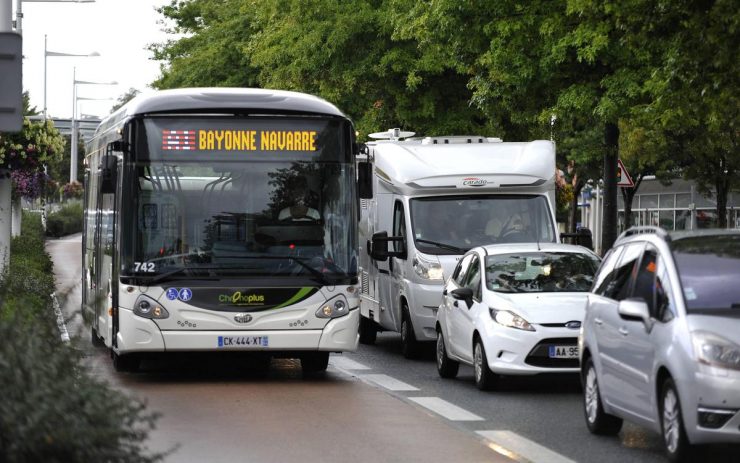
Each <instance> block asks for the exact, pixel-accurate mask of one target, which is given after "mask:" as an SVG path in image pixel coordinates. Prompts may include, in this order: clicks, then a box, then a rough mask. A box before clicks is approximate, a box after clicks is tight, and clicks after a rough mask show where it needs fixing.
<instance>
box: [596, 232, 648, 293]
mask: <svg viewBox="0 0 740 463" xmlns="http://www.w3.org/2000/svg"><path fill="white" fill-rule="evenodd" d="M643 247H644V243H629V244H627V245H625V247H624V252H622V256H621V257H620V259H619V263H618V264H617V266H616V267H615V268H614V278H613V279H612V280H611V281H610V282H609V283H607V285H606V289H605V290H604V296H606V297H609V298H611V299H615V300H617V301H621V300H624V299H627V298H628V297H629V296H630V293H631V289H632V282H633V280H634V277H635V273H636V267H635V266H636V265H637V262H638V260H639V258H640V255H641V254H642V249H643Z"/></svg>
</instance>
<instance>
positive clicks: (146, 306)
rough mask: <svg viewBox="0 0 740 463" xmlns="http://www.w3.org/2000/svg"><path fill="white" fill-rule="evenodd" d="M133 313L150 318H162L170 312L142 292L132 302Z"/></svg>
mask: <svg viewBox="0 0 740 463" xmlns="http://www.w3.org/2000/svg"><path fill="white" fill-rule="evenodd" d="M134 313H135V314H136V315H138V316H140V317H142V318H150V319H162V318H167V317H169V316H170V313H169V312H167V310H166V309H165V308H164V307H162V304H160V303H159V302H157V301H155V300H154V299H152V298H151V297H149V296H144V295H143V294H142V295H141V296H139V297H138V298H137V299H136V302H135V303H134Z"/></svg>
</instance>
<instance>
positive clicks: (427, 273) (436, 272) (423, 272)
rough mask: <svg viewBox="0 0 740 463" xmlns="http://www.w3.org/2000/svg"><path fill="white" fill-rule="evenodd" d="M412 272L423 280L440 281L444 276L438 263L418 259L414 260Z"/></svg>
mask: <svg viewBox="0 0 740 463" xmlns="http://www.w3.org/2000/svg"><path fill="white" fill-rule="evenodd" d="M414 271H415V272H416V274H417V275H419V277H421V278H423V279H425V280H435V281H442V280H443V279H444V275H443V273H442V266H441V265H440V264H439V262H432V261H428V260H426V259H421V258H419V257H415V258H414Z"/></svg>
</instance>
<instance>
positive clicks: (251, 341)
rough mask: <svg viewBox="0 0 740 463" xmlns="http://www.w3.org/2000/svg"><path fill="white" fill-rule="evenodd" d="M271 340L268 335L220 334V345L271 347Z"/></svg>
mask: <svg viewBox="0 0 740 463" xmlns="http://www.w3.org/2000/svg"><path fill="white" fill-rule="evenodd" d="M269 346H270V341H269V339H268V337H267V336H219V337H218V347H226V348H228V347H232V348H242V349H243V348H250V347H269Z"/></svg>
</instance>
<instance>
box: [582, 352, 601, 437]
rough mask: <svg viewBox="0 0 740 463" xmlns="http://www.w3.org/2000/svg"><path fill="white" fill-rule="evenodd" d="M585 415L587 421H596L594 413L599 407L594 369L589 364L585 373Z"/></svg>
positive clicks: (597, 385) (597, 386)
mask: <svg viewBox="0 0 740 463" xmlns="http://www.w3.org/2000/svg"><path fill="white" fill-rule="evenodd" d="M583 397H584V399H585V400H586V416H587V418H588V421H589V423H594V422H596V414H597V413H598V409H599V384H598V383H597V382H596V370H594V367H593V366H591V367H590V368H589V369H588V372H587V373H586V391H585V394H584V396H583Z"/></svg>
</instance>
